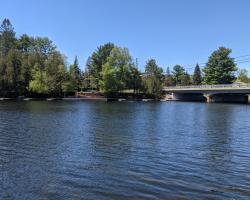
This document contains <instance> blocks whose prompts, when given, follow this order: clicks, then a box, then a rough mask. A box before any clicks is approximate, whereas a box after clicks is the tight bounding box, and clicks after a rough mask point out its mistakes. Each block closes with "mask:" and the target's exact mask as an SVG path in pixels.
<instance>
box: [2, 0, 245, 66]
mask: <svg viewBox="0 0 250 200" xmlns="http://www.w3.org/2000/svg"><path fill="white" fill-rule="evenodd" d="M0 5H1V6H0V20H3V19H4V18H9V19H10V20H11V22H12V24H13V25H14V27H15V30H16V33H17V35H18V36H19V35H21V34H23V33H27V34H28V35H32V36H47V37H49V38H50V39H51V40H53V41H54V43H55V44H56V45H57V47H58V48H59V50H60V51H61V52H62V53H63V54H65V55H66V56H67V57H68V62H72V61H73V59H74V57H75V56H76V55H77V56H78V59H79V61H80V64H81V66H82V67H83V66H84V65H85V62H86V59H87V57H88V56H90V55H91V53H92V52H93V51H94V50H95V49H96V47H97V46H99V45H101V44H104V43H106V42H113V43H115V44H117V45H119V46H122V47H128V48H129V50H130V53H131V54H132V56H133V57H134V58H138V61H139V66H140V68H141V69H143V68H144V65H145V62H146V60H147V59H149V58H155V59H156V60H157V63H158V64H159V65H160V66H162V67H163V68H164V69H166V68H167V66H170V67H172V66H173V65H175V64H181V65H183V66H184V67H187V68H188V69H189V70H192V69H193V68H194V65H195V63H197V62H199V63H203V62H206V61H207V58H208V56H209V55H210V54H211V52H212V51H213V50H215V49H217V48H218V47H219V46H222V45H223V46H226V47H229V48H232V49H233V54H232V56H233V57H237V56H242V55H249V54H250V11H249V9H250V1H249V0H206V1H204V0H0ZM249 58H250V56H249ZM249 60H250V59H249ZM240 67H245V68H247V69H248V70H250V62H248V63H241V64H240Z"/></svg>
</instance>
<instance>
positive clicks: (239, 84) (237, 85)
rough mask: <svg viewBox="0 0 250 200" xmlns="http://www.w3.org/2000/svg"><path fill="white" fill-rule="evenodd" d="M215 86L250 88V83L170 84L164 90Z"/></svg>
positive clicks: (210, 87)
mask: <svg viewBox="0 0 250 200" xmlns="http://www.w3.org/2000/svg"><path fill="white" fill-rule="evenodd" d="M213 88H215V89H216V88H221V89H223V88H232V89H233V88H235V89H237V88H250V83H234V84H220V85H188V86H178V85H177V86H169V87H164V88H163V89H164V90H171V89H213Z"/></svg>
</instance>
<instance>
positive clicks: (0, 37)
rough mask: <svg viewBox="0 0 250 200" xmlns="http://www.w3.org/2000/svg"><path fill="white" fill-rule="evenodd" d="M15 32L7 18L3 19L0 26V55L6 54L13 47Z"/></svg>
mask: <svg viewBox="0 0 250 200" xmlns="http://www.w3.org/2000/svg"><path fill="white" fill-rule="evenodd" d="M15 35H16V33H15V31H14V28H13V26H12V24H11V22H10V20H9V19H4V20H3V22H2V24H1V26H0V56H7V54H8V52H9V51H10V50H11V49H15V42H16V37H15Z"/></svg>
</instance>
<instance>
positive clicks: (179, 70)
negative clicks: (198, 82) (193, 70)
mask: <svg viewBox="0 0 250 200" xmlns="http://www.w3.org/2000/svg"><path fill="white" fill-rule="evenodd" d="M172 74H173V79H174V81H175V85H180V84H181V76H182V75H184V74H185V69H184V68H183V67H182V66H180V65H175V66H174V68H173V71H172Z"/></svg>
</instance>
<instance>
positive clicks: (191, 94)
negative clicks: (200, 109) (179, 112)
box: [163, 83, 250, 102]
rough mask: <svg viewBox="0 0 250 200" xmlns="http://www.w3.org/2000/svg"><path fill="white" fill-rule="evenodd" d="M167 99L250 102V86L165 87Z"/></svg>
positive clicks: (236, 84)
mask: <svg viewBox="0 0 250 200" xmlns="http://www.w3.org/2000/svg"><path fill="white" fill-rule="evenodd" d="M163 92H165V93H166V98H168V99H173V100H183V101H206V102H250V84H245V83H235V84H227V85H190V86H174V87H164V88H163Z"/></svg>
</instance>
